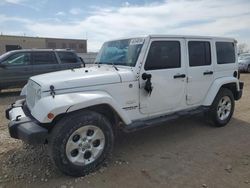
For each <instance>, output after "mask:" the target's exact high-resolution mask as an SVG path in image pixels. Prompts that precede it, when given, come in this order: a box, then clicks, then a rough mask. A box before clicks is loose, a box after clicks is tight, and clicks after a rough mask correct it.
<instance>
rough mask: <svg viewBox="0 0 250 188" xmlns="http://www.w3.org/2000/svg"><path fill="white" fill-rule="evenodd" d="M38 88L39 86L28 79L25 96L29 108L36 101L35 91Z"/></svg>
mask: <svg viewBox="0 0 250 188" xmlns="http://www.w3.org/2000/svg"><path fill="white" fill-rule="evenodd" d="M39 88H40V86H39V85H38V84H37V83H36V82H34V81H32V80H29V82H28V85H27V96H26V101H27V105H28V107H29V109H31V108H33V107H34V106H35V103H36V92H37V90H38V89H39Z"/></svg>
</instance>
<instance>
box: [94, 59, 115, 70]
mask: <svg viewBox="0 0 250 188" xmlns="http://www.w3.org/2000/svg"><path fill="white" fill-rule="evenodd" d="M95 64H97V66H98V67H99V65H100V64H106V65H112V66H113V67H114V69H115V70H117V71H119V69H118V68H117V67H116V66H115V64H114V62H103V61H98V62H95Z"/></svg>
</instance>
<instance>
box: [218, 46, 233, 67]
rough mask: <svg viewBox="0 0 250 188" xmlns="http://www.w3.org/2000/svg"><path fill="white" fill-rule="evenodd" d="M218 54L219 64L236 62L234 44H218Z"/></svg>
mask: <svg viewBox="0 0 250 188" xmlns="http://www.w3.org/2000/svg"><path fill="white" fill-rule="evenodd" d="M216 54H217V63H218V64H228V63H234V62H235V48H234V43H232V42H216Z"/></svg>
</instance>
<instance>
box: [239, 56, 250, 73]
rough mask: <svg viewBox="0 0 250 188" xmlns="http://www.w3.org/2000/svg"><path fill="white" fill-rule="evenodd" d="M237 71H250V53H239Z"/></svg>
mask: <svg viewBox="0 0 250 188" xmlns="http://www.w3.org/2000/svg"><path fill="white" fill-rule="evenodd" d="M238 62H239V71H240V72H250V53H245V54H241V55H239V61H238Z"/></svg>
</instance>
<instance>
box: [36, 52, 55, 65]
mask: <svg viewBox="0 0 250 188" xmlns="http://www.w3.org/2000/svg"><path fill="white" fill-rule="evenodd" d="M33 64H35V65H44V64H57V61H56V56H55V54H54V53H53V52H34V53H33Z"/></svg>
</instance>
